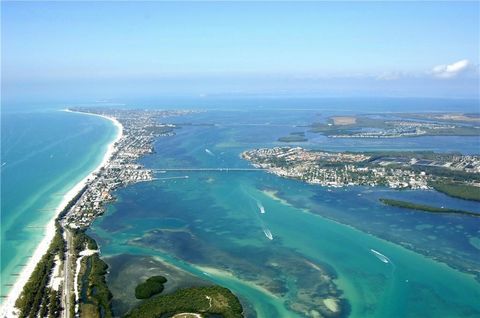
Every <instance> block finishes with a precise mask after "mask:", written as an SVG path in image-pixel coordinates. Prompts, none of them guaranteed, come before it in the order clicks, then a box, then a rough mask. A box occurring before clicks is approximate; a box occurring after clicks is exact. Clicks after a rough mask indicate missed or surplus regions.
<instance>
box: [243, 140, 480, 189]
mask: <svg viewBox="0 0 480 318" xmlns="http://www.w3.org/2000/svg"><path fill="white" fill-rule="evenodd" d="M242 157H243V158H244V159H246V160H248V161H250V162H251V163H252V164H253V165H254V166H255V167H258V168H262V169H267V170H268V171H269V172H271V173H274V174H276V175H278V176H282V177H287V178H294V179H300V180H302V181H305V182H308V183H312V184H319V185H322V186H330V187H345V186H355V185H366V186H387V187H390V188H398V189H428V188H432V187H435V186H436V184H437V183H439V182H440V181H441V183H442V184H443V185H444V184H452V187H455V186H460V185H461V186H469V187H472V188H471V189H472V190H471V191H472V192H474V191H475V192H477V193H478V190H479V189H480V188H479V186H480V184H479V180H480V178H479V177H480V156H478V155H472V156H468V155H460V154H435V153H431V152H416V153H414V152H404V153H402V152H389V153H386V152H384V153H380V152H377V153H353V152H325V151H311V150H306V149H303V148H300V147H295V148H292V147H275V148H266V149H255V150H250V151H245V152H243V153H242Z"/></svg>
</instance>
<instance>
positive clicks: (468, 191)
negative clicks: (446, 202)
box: [430, 182, 480, 201]
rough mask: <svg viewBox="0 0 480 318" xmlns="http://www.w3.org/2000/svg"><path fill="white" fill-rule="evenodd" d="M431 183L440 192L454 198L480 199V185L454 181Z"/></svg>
mask: <svg viewBox="0 0 480 318" xmlns="http://www.w3.org/2000/svg"><path fill="white" fill-rule="evenodd" d="M430 185H431V186H432V187H433V188H434V189H435V190H437V191H438V192H442V193H445V194H446V195H448V196H451V197H454V198H460V199H464V200H473V201H480V187H476V186H473V185H468V184H459V183H454V182H441V183H440V182H432V183H431V184H430Z"/></svg>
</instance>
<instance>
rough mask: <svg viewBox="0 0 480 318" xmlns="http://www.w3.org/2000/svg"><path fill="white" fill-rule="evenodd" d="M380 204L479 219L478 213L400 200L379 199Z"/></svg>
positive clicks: (479, 214)
mask: <svg viewBox="0 0 480 318" xmlns="http://www.w3.org/2000/svg"><path fill="white" fill-rule="evenodd" d="M379 201H380V202H382V203H383V204H385V205H390V206H394V207H398V208H404V209H410V210H416V211H423V212H429V213H446V214H452V215H454V214H457V215H458V214H461V215H469V216H474V217H480V213H475V212H469V211H463V210H456V209H449V208H445V207H443V206H442V207H436V206H431V205H425V204H418V203H413V202H408V201H401V200H394V199H387V198H380V199H379Z"/></svg>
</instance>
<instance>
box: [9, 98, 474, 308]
mask: <svg viewBox="0 0 480 318" xmlns="http://www.w3.org/2000/svg"><path fill="white" fill-rule="evenodd" d="M132 105H133V104H132ZM139 105H141V106H142V107H158V106H159V105H166V106H168V107H169V108H191V107H193V106H197V107H206V106H208V107H207V108H209V109H210V111H208V112H205V113H199V114H195V115H191V116H184V117H178V118H170V119H168V121H170V122H176V123H184V122H192V123H208V124H211V123H214V124H216V125H215V126H183V127H182V128H181V129H179V130H177V135H176V136H174V137H167V138H160V139H159V140H158V142H157V143H156V144H155V148H156V151H157V153H156V154H154V155H150V156H147V157H145V158H143V159H142V160H141V161H142V163H143V164H145V165H146V166H147V167H152V168H160V169H161V168H172V167H249V165H248V163H247V162H245V161H243V160H241V159H240V158H239V154H240V153H241V152H242V151H243V150H245V149H250V148H255V147H266V146H268V147H271V146H278V145H282V144H279V143H277V142H276V140H277V138H278V137H282V136H285V135H287V134H288V133H290V132H292V131H300V130H305V131H306V130H307V129H306V128H302V126H305V125H308V124H310V123H311V122H313V121H317V120H322V119H325V118H326V117H328V116H330V115H332V114H337V113H352V112H353V113H358V112H374V111H398V110H399V109H401V110H402V111H415V110H418V109H422V110H424V111H426V110H438V111H446V110H450V111H460V110H464V111H469V112H474V111H478V102H476V101H468V100H453V101H448V100H406V99H396V100H388V99H376V100H366V99H363V100H354V99H325V100H313V99H291V100H282V99H276V98H272V99H268V100H259V99H237V100H228V99H219V100H217V101H215V102H214V103H212V102H211V101H209V100H195V101H181V100H180V101H179V100H172V101H171V102H169V103H168V104H166V103H161V104H158V103H154V102H150V101H143V102H140V101H137V102H136V103H135V105H133V106H135V107H137V106H139ZM227 106H228V107H229V110H228V111H226V110H221V109H222V108H223V107H227ZM245 106H248V107H249V109H244V107H245ZM40 109H44V108H43V107H37V108H32V109H22V110H21V111H15V110H14V109H8V111H7V112H4V111H3V110H2V140H1V141H2V163H3V162H6V164H5V165H4V166H2V170H1V173H2V203H1V204H2V215H1V216H2V221H1V225H2V229H1V235H2V237H1V241H2V255H1V271H2V272H1V275H2V276H1V278H2V295H3V294H5V293H6V292H7V291H8V288H9V287H8V284H9V283H10V282H13V280H14V277H15V276H11V274H15V273H17V272H18V271H19V268H20V266H21V264H22V263H23V262H24V260H25V258H26V257H27V256H28V255H29V254H31V252H32V251H33V249H34V248H35V246H36V243H37V242H38V241H39V240H40V239H41V233H42V229H41V228H37V227H38V226H43V225H44V224H46V222H47V221H48V220H49V219H50V217H51V215H52V213H53V209H54V208H55V206H56V205H57V203H58V202H59V201H60V199H61V195H63V194H64V193H65V192H66V191H67V189H68V188H69V187H71V186H72V185H74V184H75V183H76V182H77V181H79V180H81V179H82V178H83V176H85V175H86V174H88V171H89V170H91V169H92V168H93V167H95V166H96V164H97V163H98V162H99V161H100V160H101V157H102V155H103V152H104V151H105V149H106V144H107V143H108V141H109V140H111V139H112V138H113V135H114V133H115V129H114V127H113V126H112V125H111V124H110V123H109V122H108V121H105V120H102V119H99V118H96V117H90V116H81V115H72V114H65V113H60V112H57V111H53V110H52V111H50V110H49V111H44V110H40ZM215 109H216V110H215ZM233 109H236V110H233ZM306 134H307V137H308V138H309V141H308V142H306V143H301V144H299V145H301V146H304V147H308V148H313V149H326V150H385V149H402V150H405V149H406V150H409V149H410V150H417V149H418V150H420V149H421V150H425V149H427V150H435V151H459V152H463V153H479V149H480V140H479V138H477V137H461V138H460V137H422V138H405V139H394V140H351V139H335V140H333V139H328V138H325V137H323V136H321V135H316V134H310V133H308V132H307V133H306ZM205 149H209V150H210V152H211V154H210V153H208V152H206V151H205ZM185 175H188V176H189V178H188V179H167V178H169V177H172V176H185ZM157 177H158V178H159V180H156V181H153V182H148V183H141V184H136V185H133V186H129V187H127V188H123V189H119V190H118V191H117V192H116V195H117V197H118V201H117V202H115V203H113V204H110V205H109V206H108V211H107V213H106V214H105V215H104V216H102V217H101V218H99V219H97V221H96V222H95V223H94V225H93V227H92V229H91V230H90V234H91V235H92V236H94V237H95V238H96V239H97V240H98V242H99V244H100V246H101V251H102V256H103V257H104V258H105V259H106V260H107V262H110V260H112V262H111V263H110V264H111V265H112V266H111V268H110V273H111V276H109V277H108V279H117V277H120V278H121V277H122V275H123V273H122V272H121V270H119V269H118V267H116V266H115V263H114V262H113V259H114V257H115V256H119V255H125V256H128V257H132V258H135V257H140V256H142V257H143V256H151V257H154V258H155V259H156V260H160V261H162V262H164V263H166V264H170V265H173V266H175V267H177V268H180V269H182V270H185V271H187V272H189V273H191V274H192V275H195V276H197V277H199V278H201V279H203V280H206V281H210V282H213V283H217V284H220V285H224V286H226V287H229V288H231V289H232V290H233V291H234V292H235V293H236V294H237V295H238V296H239V297H240V299H241V301H242V302H243V304H244V305H245V307H246V308H247V314H248V316H249V317H250V316H252V317H253V316H258V317H301V316H304V315H305V314H302V310H305V308H310V309H314V310H315V309H318V308H320V307H321V306H322V303H321V299H322V298H324V297H325V295H327V294H328V295H330V296H332V295H333V296H335V297H338V298H340V299H342V302H341V303H340V304H341V306H342V308H343V309H344V310H345V312H346V313H347V314H349V315H350V316H352V317H419V316H420V317H477V316H480V305H479V304H478V299H480V284H479V282H478V280H475V277H474V276H473V275H472V274H471V273H475V272H477V273H478V271H479V270H480V243H479V242H480V220H479V219H478V218H471V217H467V216H448V215H431V214H423V213H417V212H410V211H406V210H401V209H397V208H393V207H385V206H382V205H381V204H379V203H378V198H379V197H383V196H386V197H392V198H401V199H405V200H413V201H415V202H423V203H432V202H434V203H436V204H442V205H444V206H447V207H456V208H461V209H464V210H474V211H480V207H479V205H478V203H475V202H468V201H462V200H457V199H453V198H449V197H446V196H444V195H442V194H438V193H435V192H433V191H402V192H398V191H392V190H389V189H383V188H376V189H370V188H364V187H356V188H349V189H333V190H332V189H326V188H321V187H317V186H311V185H307V184H303V183H301V182H298V181H294V180H287V179H282V178H278V177H276V176H273V175H270V174H267V173H264V172H195V173H194V172H187V173H185V172H167V173H159V174H158V175H157ZM161 178H165V179H161ZM259 204H260V205H261V206H263V207H264V209H265V213H264V214H262V213H260V210H259ZM28 226H30V227H28ZM266 230H268V231H269V232H271V234H272V237H273V240H270V239H268V238H267V236H266V234H265V233H266V232H265V231H266ZM371 249H375V250H376V251H379V252H381V253H382V254H384V255H385V256H387V257H388V258H389V259H390V262H389V263H384V262H382V261H381V260H380V259H379V258H377V257H376V256H375V254H374V253H372V252H371ZM469 273H470V274H469ZM143 274H144V273H141V272H139V273H138V274H137V276H138V277H135V278H134V280H135V279H137V280H138V279H140V277H141V276H142V275H143ZM125 277H126V276H125ZM325 277H328V278H330V279H331V280H325ZM128 279H132V277H131V276H128ZM116 283H118V282H116ZM120 283H121V282H120ZM117 285H118V286H122V285H121V284H117ZM113 292H114V310H116V311H117V314H121V310H122V309H121V308H124V307H122V306H121V303H122V302H123V301H124V299H121V298H119V297H118V294H116V292H115V290H114V291H113ZM127 292H128V291H127ZM131 292H133V290H132V291H131ZM309 314H312V313H311V312H310V313H309Z"/></svg>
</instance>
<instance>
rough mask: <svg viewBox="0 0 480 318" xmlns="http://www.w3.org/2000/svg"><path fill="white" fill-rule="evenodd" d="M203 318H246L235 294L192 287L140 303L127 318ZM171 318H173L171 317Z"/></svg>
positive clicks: (228, 291) (210, 288) (213, 288)
mask: <svg viewBox="0 0 480 318" xmlns="http://www.w3.org/2000/svg"><path fill="white" fill-rule="evenodd" d="M167 314H168V315H176V316H177V317H180V316H181V315H179V314H182V315H187V316H188V317H203V314H212V315H213V314H215V315H221V316H222V317H224V318H241V317H243V308H242V305H241V304H240V301H239V300H238V298H237V297H236V296H235V295H234V294H232V292H231V291H230V290H229V289H227V288H224V287H220V286H207V287H191V288H184V289H179V290H177V291H175V292H173V293H171V294H167V295H158V296H155V297H152V298H150V299H147V300H145V301H144V302H142V303H140V304H139V305H138V306H137V307H135V308H134V309H132V310H131V311H130V312H129V313H127V315H125V317H126V318H150V317H151V318H154V317H164V315H167ZM169 317H170V316H169Z"/></svg>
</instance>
